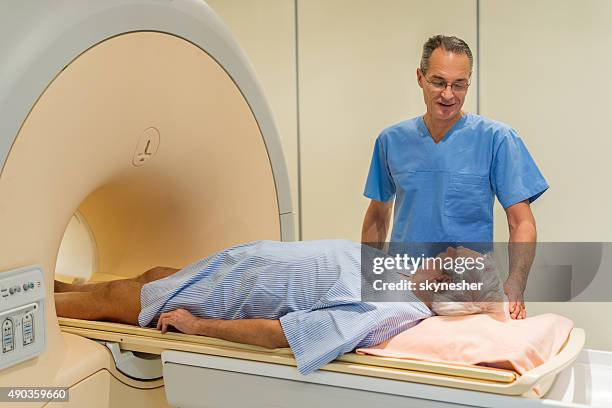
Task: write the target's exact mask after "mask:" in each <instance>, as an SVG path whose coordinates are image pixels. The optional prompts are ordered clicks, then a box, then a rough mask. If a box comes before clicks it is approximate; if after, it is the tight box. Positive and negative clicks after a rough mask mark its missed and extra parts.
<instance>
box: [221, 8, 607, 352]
mask: <svg viewBox="0 0 612 408" xmlns="http://www.w3.org/2000/svg"><path fill="white" fill-rule="evenodd" d="M479 3H480V13H481V14H480V31H481V32H480V50H477V49H476V34H477V16H476V0H461V1H450V0H448V1H445V0H438V1H430V2H423V1H413V0H382V1H373V0H298V1H297V7H298V8H297V10H295V9H294V4H295V2H294V0H211V1H210V4H211V6H212V7H213V8H214V9H215V10H216V11H217V12H218V13H219V14H220V16H221V17H222V18H223V19H224V20H225V21H226V23H227V24H228V25H229V27H230V29H231V30H232V31H234V33H235V34H236V36H237V37H238V40H239V41H240V43H241V44H242V46H243V47H244V48H245V50H246V51H247V53H248V55H249V56H250V58H251V60H252V61H253V63H254V65H255V69H256V71H257V73H258V74H259V76H260V78H261V80H262V83H263V86H264V88H265V90H266V92H267V94H268V96H269V100H270V102H271V105H272V109H273V111H274V114H275V116H276V118H277V120H278V123H279V127H280V130H281V134H282V142H283V147H284V150H285V154H286V158H287V163H288V165H289V171H290V179H291V183H292V193H293V198H294V208H295V210H296V212H297V211H298V207H297V204H298V201H297V197H298V195H297V192H298V154H297V151H298V137H297V135H298V129H297V118H296V107H297V104H298V97H297V93H296V87H297V86H298V85H299V93H300V94H299V108H300V124H301V126H300V129H299V131H300V146H299V147H300V150H301V157H300V159H301V169H300V171H301V183H302V185H301V193H302V214H303V231H302V232H303V238H304V239H317V238H332V237H342V238H350V239H353V240H358V239H359V237H360V229H361V222H362V219H363V213H364V211H365V208H366V206H367V202H368V201H367V200H366V199H365V198H363V195H362V192H363V186H364V182H365V178H366V175H367V171H368V166H369V162H370V156H371V152H372V146H373V143H374V140H375V138H376V136H377V135H378V133H379V132H380V131H381V130H382V129H383V128H384V127H386V126H388V125H391V124H393V123H396V122H398V121H401V120H403V119H406V118H409V117H413V116H415V115H419V114H422V113H423V110H424V105H423V102H422V96H421V93H420V89H419V88H418V86H417V84H416V81H415V74H414V71H415V68H416V66H417V64H418V60H419V54H420V47H421V45H422V42H423V41H424V40H425V39H426V38H427V37H428V36H430V35H433V34H437V33H451V34H455V35H458V36H460V37H462V38H464V39H465V40H466V41H467V42H468V43H469V44H470V45H471V47H472V49H473V51H474V53H476V52H478V51H480V59H481V64H480V65H481V70H480V71H481V72H480V75H481V81H480V84H477V83H474V84H473V86H472V88H471V89H470V95H469V96H468V99H467V102H466V110H468V111H471V112H476V92H477V87H478V85H480V92H481V101H480V102H481V113H482V114H484V115H486V116H489V117H492V118H494V119H497V120H501V121H503V122H507V123H509V124H511V125H512V126H513V127H514V128H515V129H517V130H518V132H519V133H520V134H521V136H522V137H523V139H524V140H525V142H526V143H527V146H528V148H529V150H530V151H531V152H532V154H533V155H534V157H535V159H536V161H537V162H538V164H539V166H540V167H541V169H542V172H543V173H544V175H545V177H546V178H547V180H548V181H549V183H550V185H551V189H550V190H549V191H548V192H547V193H546V194H545V195H544V196H542V198H540V199H539V200H538V201H537V202H536V203H535V204H534V207H533V209H534V213H535V215H536V217H537V221H538V231H539V239H540V240H541V241H612V217H610V216H609V215H608V214H609V212H608V208H609V207H610V202H611V201H612V192H610V189H609V188H608V187H607V186H608V185H610V182H609V180H608V174H609V173H610V172H609V171H608V168H609V162H610V161H609V159H608V155H609V152H610V151H611V150H612V138H610V137H609V134H608V133H609V131H607V124H606V123H605V122H606V119H607V118H608V117H609V113H610V112H611V111H612V102H611V99H610V97H609V95H610V94H611V92H610V91H612V81H610V80H609V78H608V77H609V72H612V57H611V56H610V53H609V52H608V50H609V49H610V46H611V45H612V28H610V25H609V23H608V22H609V21H610V20H611V19H612V3H611V2H609V1H607V0H587V1H581V2H565V3H563V6H560V5H559V2H558V1H556V0H539V1H537V2H534V1H531V0H514V1H512V2H496V1H480V2H479ZM296 11H297V17H298V26H297V29H298V33H297V34H298V43H297V44H298V51H299V67H298V68H299V83H296V81H297V77H296V61H295V55H296V43H295V40H296V38H295V34H296V25H295V12H296ZM478 68H479V67H478V66H477V67H476V69H478ZM507 236H508V233H507V226H506V222H505V215H504V213H503V211H502V210H501V208H500V207H499V205H497V204H496V228H495V238H496V240H498V241H503V240H506V239H507ZM604 256H606V257H607V258H606V259H605V260H604V262H602V267H601V268H602V271H600V273H602V274H603V273H605V270H603V269H604V268H606V267H607V265H611V264H612V262H610V258H611V257H612V255H611V254H604ZM606 275H609V273H608V274H606ZM604 284H605V283H604ZM529 311H530V313H540V312H547V311H556V312H558V313H563V314H565V315H567V316H569V317H571V318H572V319H574V321H575V322H576V325H577V326H580V327H584V328H585V329H586V330H587V334H588V339H587V344H588V346H589V347H596V348H602V349H608V350H612V328H611V327H610V325H606V324H602V322H605V321H607V320H609V316H610V314H612V305H611V304H605V303H602V304H595V303H581V304H576V303H573V304H544V303H540V304H535V303H534V304H530V305H529Z"/></svg>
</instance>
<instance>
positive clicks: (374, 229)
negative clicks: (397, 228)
mask: <svg viewBox="0 0 612 408" xmlns="http://www.w3.org/2000/svg"><path fill="white" fill-rule="evenodd" d="M377 207H379V206H377ZM389 208H390V207H389ZM390 218H391V214H390V211H389V210H388V209H387V207H386V206H385V207H382V208H376V209H375V208H373V207H372V206H370V207H369V208H368V210H367V212H366V215H365V217H364V220H363V227H362V228H361V242H363V243H373V244H380V247H382V243H383V242H385V241H386V239H387V233H388V231H389V223H390Z"/></svg>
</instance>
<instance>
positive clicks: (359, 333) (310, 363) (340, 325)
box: [280, 304, 376, 375]
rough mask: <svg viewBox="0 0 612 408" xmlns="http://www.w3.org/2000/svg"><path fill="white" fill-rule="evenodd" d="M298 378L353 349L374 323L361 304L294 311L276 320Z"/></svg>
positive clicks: (372, 327) (373, 326) (371, 328)
mask: <svg viewBox="0 0 612 408" xmlns="http://www.w3.org/2000/svg"><path fill="white" fill-rule="evenodd" d="M280 323H281V327H282V328H283V332H284V333H285V337H286V338H287V342H288V343H289V346H290V347H291V351H292V352H293V355H294V356H295V360H296V361H297V369H298V371H299V372H300V374H304V375H306V374H310V373H312V372H313V371H315V370H317V369H319V368H321V367H322V366H324V365H325V364H327V363H329V362H331V361H333V360H334V359H336V358H337V357H339V356H341V355H342V354H344V353H348V352H350V351H352V350H353V349H355V347H357V345H358V344H359V342H361V341H362V340H363V339H364V338H365V337H366V336H367V335H368V334H369V333H370V332H371V331H372V330H374V328H375V327H376V326H375V323H374V320H372V318H371V317H370V316H368V315H367V310H366V308H365V306H364V305H363V304H346V305H339V306H331V307H327V308H323V309H316V310H298V311H295V312H291V313H288V314H286V315H284V316H282V317H281V318H280Z"/></svg>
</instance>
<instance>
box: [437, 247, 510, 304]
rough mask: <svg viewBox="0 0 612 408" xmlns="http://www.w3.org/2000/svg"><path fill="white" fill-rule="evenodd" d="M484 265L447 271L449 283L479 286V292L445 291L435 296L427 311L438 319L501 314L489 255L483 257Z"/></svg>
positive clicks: (501, 293)
mask: <svg viewBox="0 0 612 408" xmlns="http://www.w3.org/2000/svg"><path fill="white" fill-rule="evenodd" d="M484 265H485V267H484V268H482V269H478V268H473V269H471V270H466V271H465V272H463V273H461V274H460V273H456V272H451V280H452V282H456V283H459V282H460V281H465V282H467V283H476V284H478V283H482V286H481V290H476V291H462V290H448V291H445V292H438V293H435V294H434V296H433V301H432V306H431V310H433V311H434V312H435V313H436V314H438V315H440V316H461V315H469V314H477V313H503V311H504V290H503V285H502V281H501V278H500V276H499V271H498V269H497V266H496V265H495V261H494V260H493V257H492V256H491V254H486V255H485V256H484Z"/></svg>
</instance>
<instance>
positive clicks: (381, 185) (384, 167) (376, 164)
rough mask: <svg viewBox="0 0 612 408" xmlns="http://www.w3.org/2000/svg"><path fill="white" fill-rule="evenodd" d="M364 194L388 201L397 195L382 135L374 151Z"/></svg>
mask: <svg viewBox="0 0 612 408" xmlns="http://www.w3.org/2000/svg"><path fill="white" fill-rule="evenodd" d="M363 194H364V195H365V196H366V197H368V198H371V199H373V200H377V201H382V202H386V201H389V200H390V199H391V198H393V196H394V195H395V183H394V182H393V177H392V176H391V172H390V171H389V163H388V161H387V149H386V144H385V143H384V140H383V137H382V135H380V136H379V137H378V138H377V139H376V143H375V144H374V153H373V154H372V162H371V164H370V171H369V173H368V180H367V181H366V186H365V190H364V192H363Z"/></svg>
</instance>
